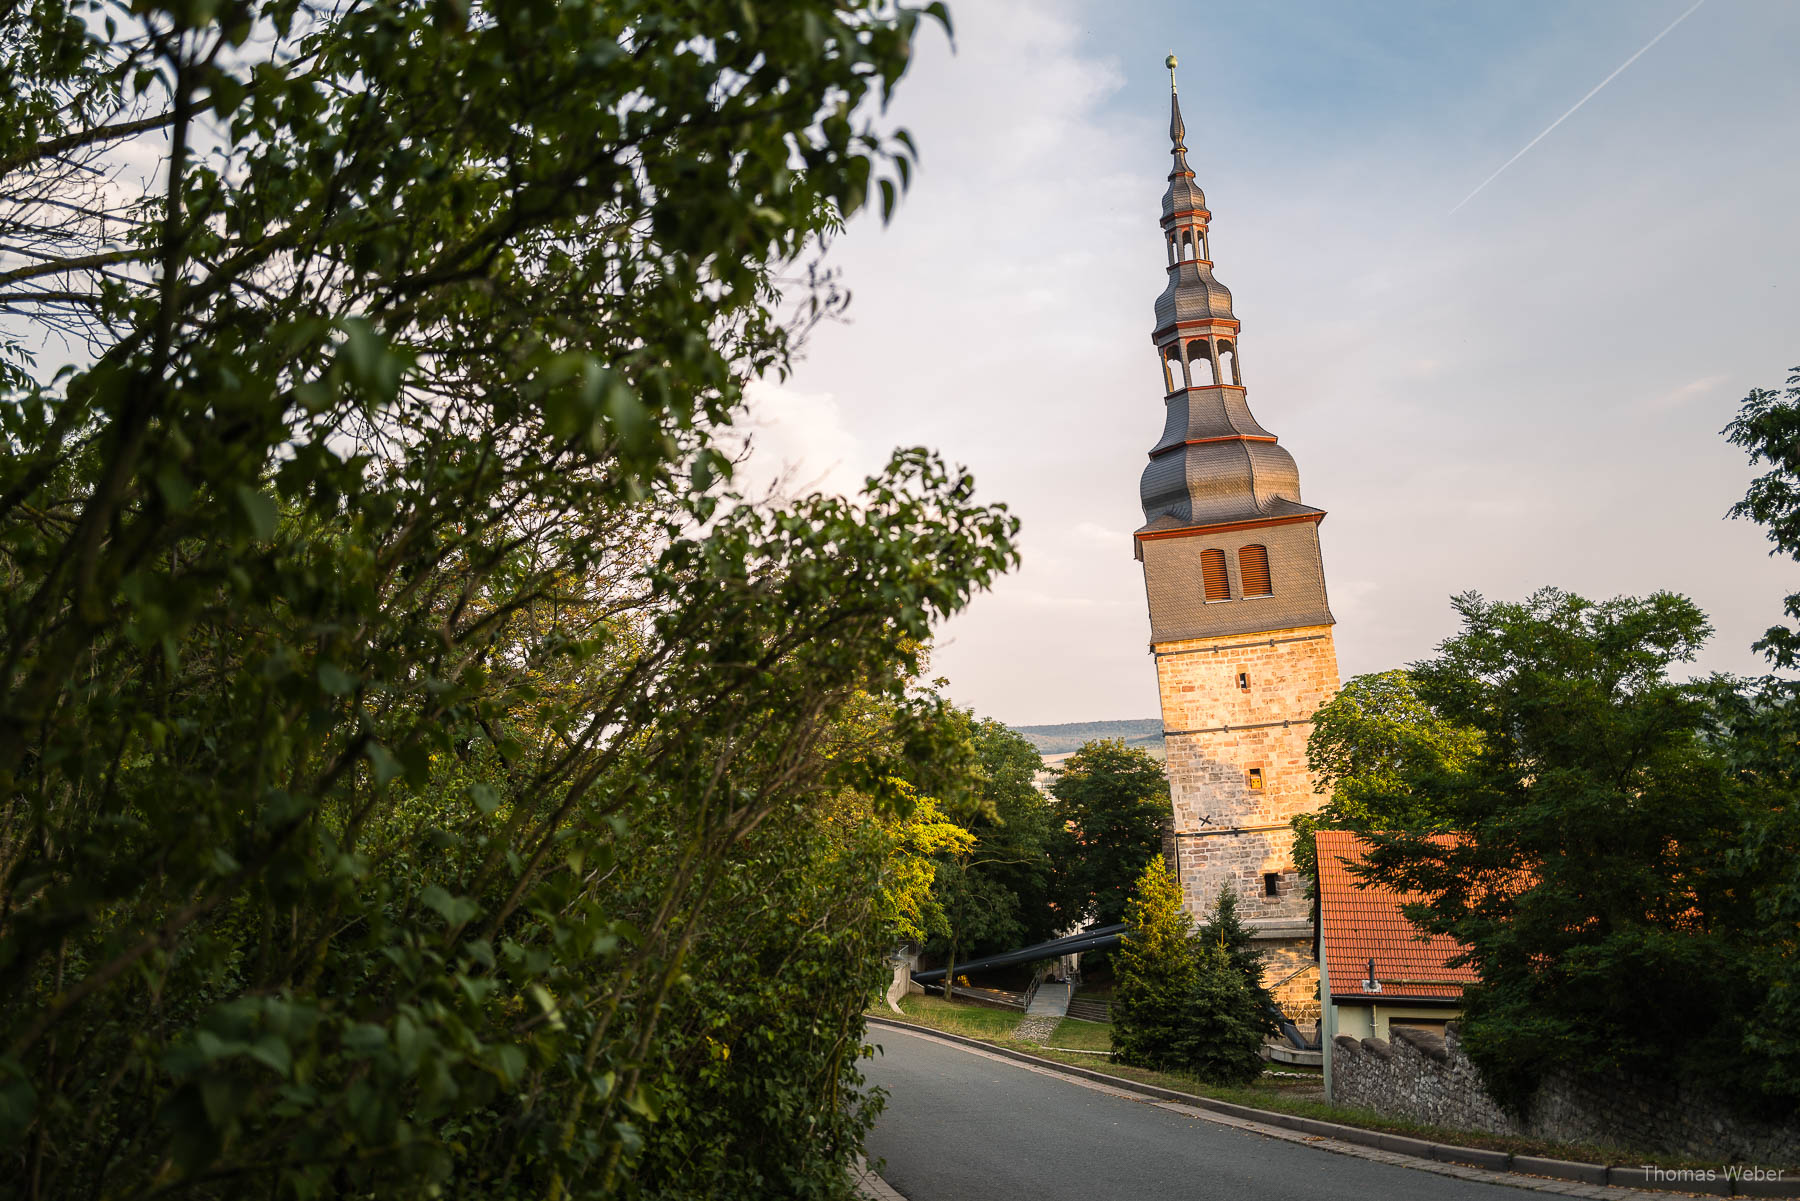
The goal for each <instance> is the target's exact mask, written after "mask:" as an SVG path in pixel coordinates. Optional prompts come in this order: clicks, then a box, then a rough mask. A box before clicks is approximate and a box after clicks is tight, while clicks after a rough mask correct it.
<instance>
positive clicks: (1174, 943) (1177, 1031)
mask: <svg viewBox="0 0 1800 1201" xmlns="http://www.w3.org/2000/svg"><path fill="white" fill-rule="evenodd" d="M1226 895H1227V896H1229V895H1230V894H1229V893H1227V894H1226ZM1220 916H1221V915H1220V914H1218V913H1215V915H1214V920H1213V922H1211V923H1209V924H1208V926H1207V927H1206V929H1208V930H1212V929H1214V928H1215V927H1216V928H1217V929H1218V930H1219V931H1221V932H1222V933H1223V934H1224V940H1223V941H1213V940H1211V939H1209V938H1207V937H1204V936H1201V937H1196V935H1195V932H1194V927H1193V922H1192V920H1191V919H1190V918H1189V917H1188V915H1187V913H1186V912H1185V911H1183V909H1182V907H1181V894H1180V892H1179V891H1178V890H1177V888H1176V884H1175V879H1174V877H1173V876H1172V875H1171V874H1170V873H1169V871H1168V869H1167V867H1165V866H1164V865H1163V863H1162V862H1161V861H1160V860H1158V861H1156V862H1153V863H1151V864H1150V865H1149V866H1148V867H1146V868H1145V869H1144V872H1143V874H1142V875H1140V876H1139V877H1138V881H1137V887H1136V889H1135V890H1134V892H1133V895H1132V897H1131V899H1130V900H1129V901H1128V902H1127V903H1126V908H1125V921H1126V922H1127V924H1128V925H1129V926H1130V930H1129V931H1127V933H1126V935H1125V938H1124V939H1123V941H1122V942H1121V943H1120V948H1119V951H1118V954H1117V956H1116V958H1115V959H1114V972H1115V978H1116V980H1117V984H1116V992H1115V993H1114V996H1113V1026H1112V1039H1113V1050H1114V1051H1115V1052H1116V1053H1117V1054H1118V1057H1119V1059H1120V1061H1121V1062H1123V1063H1128V1064H1134V1065H1136V1066H1139V1067H1151V1068H1164V1069H1175V1070H1180V1071H1189V1072H1193V1073H1194V1074H1195V1075H1197V1076H1199V1077H1200V1078H1201V1079H1202V1080H1206V1081H1209V1082H1211V1083H1214V1084H1246V1083H1248V1082H1250V1081H1252V1080H1254V1079H1256V1077H1257V1076H1258V1075H1260V1074H1261V1072H1262V1059H1261V1056H1260V1054H1259V1050H1260V1048H1261V1046H1262V1035H1263V1024H1262V1023H1263V1021H1264V1020H1265V1019H1264V1018H1263V1016H1262V1015H1263V1011H1262V1010H1261V1009H1260V1007H1259V1004H1258V1001H1257V998H1256V997H1255V996H1254V995H1253V993H1252V991H1251V986H1250V984H1249V982H1248V980H1247V979H1246V977H1245V975H1244V970H1243V968H1241V967H1240V966H1239V963H1238V961H1237V960H1235V959H1234V958H1233V951H1232V949H1231V941H1232V939H1233V938H1234V937H1236V936H1235V935H1234V934H1233V933H1232V930H1233V929H1235V930H1236V931H1237V932H1238V933H1239V934H1242V935H1243V942H1244V943H1245V944H1246V946H1245V947H1244V948H1243V949H1244V950H1245V951H1247V950H1248V947H1247V944H1248V941H1249V940H1248V935H1247V933H1246V932H1244V931H1243V927H1242V924H1241V923H1239V922H1238V921H1237V915H1236V912H1235V907H1229V908H1226V912H1225V913H1224V914H1223V916H1224V917H1225V919H1226V921H1225V922H1224V923H1220V921H1219V918H1220Z"/></svg>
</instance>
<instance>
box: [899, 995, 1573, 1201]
mask: <svg viewBox="0 0 1800 1201" xmlns="http://www.w3.org/2000/svg"><path fill="white" fill-rule="evenodd" d="M869 1040H870V1041H871V1042H873V1043H875V1044H877V1045H878V1046H879V1047H881V1050H880V1051H878V1052H877V1053H876V1055H875V1058H874V1059H872V1060H870V1061H868V1062H867V1064H866V1065H865V1068H864V1071H865V1072H866V1074H867V1076H868V1078H869V1080H870V1081H871V1082H872V1083H874V1084H878V1085H880V1086H881V1087H882V1088H885V1089H886V1090H887V1091H888V1101H887V1108H886V1109H885V1110H884V1111H883V1112H882V1115H881V1117H880V1118H879V1119H878V1120H877V1121H876V1123H875V1130H874V1132H873V1133H872V1134H870V1136H869V1140H868V1148H869V1160H870V1162H871V1164H873V1163H875V1162H876V1161H877V1160H878V1159H880V1160H885V1161H886V1163H885V1165H884V1166H882V1167H881V1168H880V1172H881V1175H882V1177H883V1178H885V1179H886V1180H887V1182H888V1183H889V1184H891V1185H892V1186H893V1187H894V1188H895V1189H896V1190H898V1191H899V1192H900V1194H901V1195H902V1196H904V1197H906V1198H907V1199H908V1201H947V1199H950V1198H956V1197H966V1196H970V1195H974V1194H973V1193H972V1190H975V1189H980V1190H984V1191H983V1192H982V1193H981V1194H980V1195H991V1196H1000V1197H1005V1198H1008V1199H1009V1201H1012V1199H1016V1201H1113V1199H1115V1198H1117V1199H1120V1201H1124V1199H1127V1198H1139V1197H1143V1198H1156V1199H1157V1201H1164V1199H1168V1201H1175V1199H1180V1201H1189V1199H1200V1198H1218V1199H1219V1201H1260V1199H1262V1198H1267V1199H1268V1201H1309V1199H1311V1198H1331V1199H1334V1201H1335V1199H1337V1198H1347V1199H1351V1198H1353V1199H1355V1201H1413V1199H1415V1198H1416V1199H1417V1201H1440V1199H1442V1198H1455V1199H1458V1201H1524V1199H1525V1198H1535V1199H1536V1201H1542V1198H1543V1197H1544V1194H1542V1193H1536V1192H1531V1191H1529V1190H1525V1189H1511V1188H1502V1187H1499V1186H1496V1185H1488V1184H1474V1183H1470V1182H1468V1181H1463V1180H1457V1179H1455V1178H1453V1177H1450V1176H1440V1175H1438V1174H1436V1173H1433V1172H1424V1171H1417V1170H1415V1169H1412V1168H1402V1167H1394V1166H1391V1165H1389V1164H1384V1163H1376V1162H1373V1161H1371V1160H1366V1159H1357V1158H1355V1157H1353V1156H1349V1155H1336V1154H1333V1153H1331V1152H1329V1151H1319V1150H1315V1149H1313V1148H1311V1147H1307V1146H1303V1145H1300V1144H1296V1143H1290V1142H1284V1141H1281V1140H1279V1139H1272V1138H1265V1137H1264V1136H1262V1135H1259V1134H1254V1133H1251V1132H1248V1131H1244V1130H1237V1129H1233V1128H1231V1127H1229V1126H1222V1125H1220V1124H1218V1123H1216V1122H1209V1121H1206V1120H1205V1119H1202V1118H1195V1117H1190V1116H1188V1115H1186V1114H1183V1113H1178V1112H1175V1111H1172V1110H1169V1109H1164V1108H1162V1107H1160V1106H1159V1105H1157V1104H1156V1103H1155V1102H1154V1101H1152V1100H1151V1099H1150V1098H1143V1099H1142V1100H1125V1099H1123V1098H1121V1097H1116V1096H1111V1095H1109V1094H1107V1093H1102V1092H1097V1091H1095V1090H1094V1089H1091V1088H1085V1087H1083V1086H1081V1085H1079V1084H1075V1083H1072V1082H1070V1081H1069V1080H1068V1079H1066V1078H1064V1077H1057V1076H1050V1075H1044V1074H1040V1073H1038V1072H1034V1071H1032V1070H1031V1069H1029V1068H1027V1067H1025V1066H1023V1065H1021V1064H1016V1063H1010V1062H1008V1061H1006V1060H1002V1059H997V1058H992V1057H989V1056H985V1055H981V1054H978V1053H973V1052H970V1051H965V1050H962V1049H960V1048H957V1047H953V1046H949V1045H946V1044H944V1043H941V1042H935V1041H932V1040H930V1039H926V1038H921V1037H918V1036H915V1035H912V1034H909V1033H907V1032H905V1031H899V1030H894V1029H891V1028H889V1027H886V1026H882V1027H870V1031H869ZM993 1188H998V1189H1000V1190H1003V1191H1001V1192H999V1193H992V1194H990V1193H987V1192H985V1190H987V1189H993Z"/></svg>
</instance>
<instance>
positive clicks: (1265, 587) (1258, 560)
mask: <svg viewBox="0 0 1800 1201" xmlns="http://www.w3.org/2000/svg"><path fill="white" fill-rule="evenodd" d="M1238 576H1239V577H1240V578H1241V579H1242V580H1243V581H1244V595H1245V596H1269V595H1272V594H1273V592H1274V589H1272V588H1270V587H1269V551H1268V548H1267V547H1264V546H1259V545H1257V544H1255V543H1251V544H1250V545H1249V546H1246V547H1244V548H1242V549H1241V550H1239V551H1238Z"/></svg>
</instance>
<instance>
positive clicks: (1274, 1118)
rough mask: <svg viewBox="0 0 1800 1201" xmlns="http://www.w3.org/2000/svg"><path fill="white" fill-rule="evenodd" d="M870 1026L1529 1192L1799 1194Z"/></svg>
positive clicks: (1792, 1183)
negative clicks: (1480, 1142)
mask: <svg viewBox="0 0 1800 1201" xmlns="http://www.w3.org/2000/svg"><path fill="white" fill-rule="evenodd" d="M866 1020H867V1021H868V1023H869V1024H870V1025H872V1026H885V1027H888V1028H890V1029H894V1030H903V1031H906V1032H908V1033H911V1034H920V1035H925V1036H928V1037H931V1038H938V1039H943V1040H944V1041H946V1042H952V1043H960V1044H962V1045H963V1046H967V1047H972V1048H974V1049H976V1050H979V1051H986V1052H987V1053H988V1054H990V1055H999V1056H1001V1057H1003V1058H1006V1059H1013V1060H1017V1061H1018V1062H1020V1063H1025V1064H1030V1065H1031V1066H1032V1067H1034V1068H1037V1069H1039V1070H1041V1071H1046V1072H1051V1073H1054V1074H1057V1075H1062V1076H1072V1077H1075V1078H1076V1079H1080V1080H1087V1081H1090V1082H1092V1083H1095V1084H1104V1085H1106V1086H1107V1087H1108V1088H1114V1089H1118V1090H1119V1091H1120V1092H1129V1093H1137V1094H1139V1095H1140V1096H1145V1097H1154V1098H1156V1099H1157V1100H1159V1101H1170V1102H1174V1103H1176V1104H1179V1105H1185V1106H1188V1107H1189V1108H1192V1109H1200V1110H1205V1111H1208V1112H1211V1113H1216V1114H1220V1115H1223V1116H1225V1117H1229V1118H1234V1119H1236V1120H1238V1121H1241V1122H1252V1123H1256V1124H1258V1125H1262V1126H1274V1127H1277V1128H1279V1129H1281V1130H1289V1131H1293V1132H1295V1133H1297V1134H1304V1135H1308V1136H1310V1137H1312V1138H1328V1139H1332V1140H1334V1141H1336V1142H1340V1143H1348V1144H1350V1145H1351V1146H1354V1147H1366V1148H1368V1149H1370V1150H1374V1151H1385V1152H1387V1153H1389V1154H1392V1155H1399V1156H1404V1157H1406V1158H1408V1159H1416V1160H1420V1161H1422V1162H1421V1163H1420V1164H1419V1165H1417V1166H1420V1167H1426V1166H1427V1165H1431V1164H1456V1165H1458V1166H1459V1167H1467V1168H1477V1169H1481V1170H1483V1171H1486V1172H1491V1173H1495V1174H1500V1175H1504V1176H1506V1177H1507V1180H1506V1183H1508V1184H1511V1185H1513V1186H1514V1187H1516V1188H1534V1189H1538V1190H1539V1191H1545V1192H1559V1193H1565V1194H1568V1195H1573V1196H1614V1197H1616V1196H1619V1195H1620V1194H1618V1193H1592V1192H1588V1191H1587V1190H1589V1189H1593V1188H1596V1187H1606V1188H1616V1189H1632V1190H1637V1191H1640V1192H1642V1191H1650V1192H1659V1193H1677V1194H1687V1195H1690V1196H1691V1195H1694V1194H1706V1195H1711V1196H1724V1197H1731V1196H1737V1197H1800V1180H1780V1181H1756V1182H1752V1181H1742V1182H1736V1181H1731V1180H1726V1179H1717V1180H1713V1181H1711V1182H1708V1181H1674V1182H1671V1181H1658V1180H1652V1179H1650V1178H1649V1173H1647V1172H1646V1171H1645V1170H1644V1166H1643V1165H1642V1164H1638V1165H1635V1166H1630V1167H1627V1166H1625V1165H1622V1164H1610V1165H1609V1164H1596V1163H1578V1162H1575V1161H1572V1160H1564V1159H1542V1158H1538V1157H1536V1156H1527V1155H1513V1154H1512V1153H1510V1152H1507V1151H1490V1150H1487V1149H1485V1148H1482V1147H1459V1146H1456V1145H1454V1144H1451V1143H1434V1142H1430V1141H1428V1140H1426V1139H1417V1138H1407V1137H1405V1136H1404V1135H1398V1134H1385V1133H1382V1132H1380V1131H1376V1130H1364V1129H1362V1128H1361V1127H1360V1126H1343V1125H1339V1124H1338V1123H1336V1122H1325V1121H1321V1120H1319V1119H1318V1118H1303V1117H1299V1116H1297V1115H1295V1114H1290V1113H1279V1112H1277V1111H1275V1110H1272V1109H1257V1108H1255V1107H1253V1106H1249V1105H1237V1104H1234V1103H1233V1102H1230V1101H1218V1100H1214V1099H1213V1098H1211V1097H1198V1096H1195V1095H1194V1094H1192V1093H1183V1092H1177V1091H1175V1090H1174V1089H1172V1088H1162V1087H1160V1086H1158V1085H1154V1084H1140V1083H1138V1082H1137V1081H1135V1080H1127V1079H1125V1078H1124V1077H1122V1076H1110V1075H1108V1074H1107V1073H1105V1072H1096V1071H1093V1070H1092V1069H1090V1068H1083V1067H1077V1066H1075V1065H1074V1064H1068V1063H1063V1062H1061V1061H1060V1060H1055V1059H1045V1058H1043V1057H1042V1056H1038V1055H1032V1054H1029V1053H1027V1052H1024V1051H1015V1050H1013V1049H1012V1048H1010V1047H1002V1046H998V1045H996V1044H994V1043H988V1042H983V1041H981V1040H980V1039H978V1038H969V1037H967V1036H966V1035H962V1034H950V1033H947V1032H945V1031H943V1030H934V1029H932V1028H931V1027H930V1026H921V1025H917V1024H915V1023H912V1022H898V1021H894V1020H893V1019H891V1018H883V1017H878V1016H876V1015H874V1014H870V1015H867V1016H866ZM1546 1180H1555V1181H1559V1182H1563V1181H1566V1182H1568V1183H1569V1184H1572V1185H1577V1186H1586V1189H1580V1190H1574V1189H1568V1188H1565V1187H1557V1188H1550V1187H1548V1186H1547V1185H1546V1184H1545V1183H1544V1182H1545V1181H1546Z"/></svg>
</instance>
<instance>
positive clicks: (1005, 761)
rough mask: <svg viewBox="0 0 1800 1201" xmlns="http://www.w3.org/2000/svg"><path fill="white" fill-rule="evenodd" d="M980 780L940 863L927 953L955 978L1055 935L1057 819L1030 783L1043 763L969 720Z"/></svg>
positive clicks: (998, 728) (1011, 736) (1008, 737)
mask: <svg viewBox="0 0 1800 1201" xmlns="http://www.w3.org/2000/svg"><path fill="white" fill-rule="evenodd" d="M961 721H962V722H963V723H964V728H965V729H966V738H967V744H968V745H967V751H966V752H965V753H966V754H967V756H968V757H969V759H970V761H971V762H972V763H973V764H974V765H975V768H976V771H977V775H976V777H975V779H974V780H972V781H971V782H970V784H969V788H968V791H967V793H966V794H965V795H964V797H963V798H962V800H961V802H960V804H959V805H958V806H957V807H956V810H955V817H956V820H957V822H958V824H959V825H961V826H962V827H963V829H964V830H966V831H967V834H968V837H967V838H966V840H963V841H961V842H960V843H951V842H947V843H946V845H945V846H944V847H943V849H942V850H941V851H940V852H939V853H938V854H937V855H935V856H934V860H933V866H934V885H933V889H932V899H933V902H934V903H935V905H936V908H937V912H938V914H939V918H940V920H939V921H938V924H937V925H936V926H935V927H934V928H933V929H932V931H931V933H932V934H933V935H934V937H932V938H931V939H930V940H929V941H928V942H927V944H926V949H927V951H928V952H930V953H931V954H932V955H933V956H934V957H937V958H939V959H941V960H942V961H943V963H944V964H945V966H946V967H947V968H949V969H950V972H951V975H952V978H954V975H955V967H956V964H957V963H958V962H959V961H961V960H963V959H967V958H970V957H971V956H973V955H977V954H983V953H987V952H991V951H1001V950H1008V949H1011V948H1013V947H1017V946H1022V945H1024V944H1027V943H1032V942H1041V941H1043V940H1044V939H1046V938H1049V937H1050V936H1051V935H1052V934H1053V933H1054V932H1055V928H1056V925H1057V921H1058V912H1057V909H1056V906H1055V895H1054V894H1055V887H1056V880H1057V874H1056V868H1057V864H1056V862H1055V861H1054V860H1053V858H1052V853H1053V851H1056V850H1058V849H1060V848H1061V842H1060V840H1059V839H1058V837H1057V836H1058V834H1059V833H1060V829H1059V826H1058V824H1057V815H1056V814H1055V813H1054V812H1053V809H1052V806H1051V804H1050V802H1049V799H1048V798H1047V797H1045V796H1044V794H1043V793H1041V792H1039V791H1038V789H1037V786H1036V785H1035V784H1034V783H1033V782H1032V781H1033V779H1034V777H1035V776H1036V774H1037V772H1038V770H1039V767H1040V765H1041V763H1042V760H1041V759H1040V758H1039V756H1038V753H1037V752H1036V751H1035V750H1033V749H1032V747H1031V744H1030V743H1029V742H1026V741H1025V740H1024V739H1023V738H1021V737H1019V735H1017V734H1015V733H1014V732H1013V731H1011V730H1009V729H1007V728H1006V727H1005V726H1003V725H1001V724H1000V723H999V722H996V721H992V720H986V721H978V720H976V719H975V717H974V716H973V715H972V714H963V715H962V717H961Z"/></svg>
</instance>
